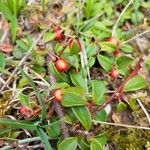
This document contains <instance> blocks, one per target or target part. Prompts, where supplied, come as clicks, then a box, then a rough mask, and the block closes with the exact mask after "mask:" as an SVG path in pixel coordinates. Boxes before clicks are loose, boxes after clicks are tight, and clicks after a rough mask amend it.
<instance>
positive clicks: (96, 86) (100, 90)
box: [92, 80, 105, 104]
mask: <svg viewBox="0 0 150 150" xmlns="http://www.w3.org/2000/svg"><path fill="white" fill-rule="evenodd" d="M104 93H105V84H104V82H103V81H100V80H94V81H92V96H93V100H94V102H95V103H96V104H102V103H103V101H101V100H102V97H103V96H104Z"/></svg>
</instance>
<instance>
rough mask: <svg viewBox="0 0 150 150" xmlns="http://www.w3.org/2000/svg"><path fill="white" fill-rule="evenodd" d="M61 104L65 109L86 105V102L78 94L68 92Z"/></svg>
mask: <svg viewBox="0 0 150 150" xmlns="http://www.w3.org/2000/svg"><path fill="white" fill-rule="evenodd" d="M61 104H62V105H63V106H65V107H72V106H82V105H85V104H86V100H85V99H83V98H82V97H81V96H80V95H79V94H77V93H71V92H70V93H69V92H68V93H66V94H64V95H63V99H62V101H61Z"/></svg>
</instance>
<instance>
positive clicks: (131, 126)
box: [92, 120, 150, 130]
mask: <svg viewBox="0 0 150 150" xmlns="http://www.w3.org/2000/svg"><path fill="white" fill-rule="evenodd" d="M92 121H93V122H94V123H100V124H104V125H111V126H118V127H125V128H135V129H143V130H150V128H149V127H143V126H133V125H127V124H120V123H111V122H103V121H96V120H92Z"/></svg>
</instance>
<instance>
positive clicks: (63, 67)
mask: <svg viewBox="0 0 150 150" xmlns="http://www.w3.org/2000/svg"><path fill="white" fill-rule="evenodd" d="M55 67H56V69H57V70H58V71H59V72H65V71H67V70H68V68H69V65H68V62H67V61H66V60H65V59H63V58H58V59H57V60H56V61H55Z"/></svg>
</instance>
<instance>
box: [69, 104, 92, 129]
mask: <svg viewBox="0 0 150 150" xmlns="http://www.w3.org/2000/svg"><path fill="white" fill-rule="evenodd" d="M72 111H73V113H74V114H75V116H76V117H77V119H78V120H79V121H80V123H81V124H82V125H83V127H84V128H85V129H86V130H88V131H89V130H90V128H91V125H92V122H91V115H90V112H89V110H88V109H87V107H85V106H79V107H72Z"/></svg>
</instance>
